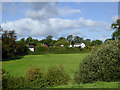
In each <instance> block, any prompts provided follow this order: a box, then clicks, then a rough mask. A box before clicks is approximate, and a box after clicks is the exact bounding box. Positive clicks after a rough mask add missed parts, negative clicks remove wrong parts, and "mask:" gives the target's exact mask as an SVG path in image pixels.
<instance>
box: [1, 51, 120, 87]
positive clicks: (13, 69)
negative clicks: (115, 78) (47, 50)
mask: <svg viewBox="0 0 120 90" xmlns="http://www.w3.org/2000/svg"><path fill="white" fill-rule="evenodd" d="M86 56H87V54H85V53H81V54H45V55H27V56H24V57H23V58H21V59H16V60H10V61H4V62H2V67H3V68H4V69H5V70H6V71H8V72H9V73H10V74H11V75H14V76H17V77H19V76H25V74H26V72H27V70H28V69H29V68H30V66H31V65H32V66H38V67H40V68H41V70H42V72H47V69H48V68H49V67H50V66H55V65H56V66H57V65H61V64H62V65H63V66H64V68H65V70H66V72H67V73H68V74H69V75H70V77H71V82H70V83H69V84H68V85H65V86H58V87H54V88H118V82H95V83H92V84H74V85H73V84H72V83H73V77H74V73H75V71H76V70H77V69H78V67H79V63H80V62H82V61H83V58H85V57H86ZM0 64H1V62H0Z"/></svg>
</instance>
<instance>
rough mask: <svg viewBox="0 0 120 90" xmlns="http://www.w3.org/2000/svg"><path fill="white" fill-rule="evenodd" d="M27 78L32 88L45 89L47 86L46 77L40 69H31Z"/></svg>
mask: <svg viewBox="0 0 120 90" xmlns="http://www.w3.org/2000/svg"><path fill="white" fill-rule="evenodd" d="M26 77H27V81H28V83H29V85H30V87H31V88H43V87H46V86H47V80H46V78H45V77H46V75H45V74H44V73H42V72H41V70H40V68H39V67H31V68H30V69H29V70H28V72H27V75H26Z"/></svg>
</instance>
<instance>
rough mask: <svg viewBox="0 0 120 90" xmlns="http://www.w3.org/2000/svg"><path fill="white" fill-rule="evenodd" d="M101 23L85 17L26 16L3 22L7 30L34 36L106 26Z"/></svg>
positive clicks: (19, 34) (54, 34) (20, 34)
mask: <svg viewBox="0 0 120 90" xmlns="http://www.w3.org/2000/svg"><path fill="white" fill-rule="evenodd" d="M99 23H101V22H97V21H92V20H85V19H83V18H79V19H75V20H69V19H60V18H49V19H47V20H42V21H38V20H33V19H30V18H24V19H20V20H17V21H11V22H7V23H3V24H2V27H3V28H4V29H7V30H9V29H10V30H15V31H16V33H17V34H18V36H26V35H27V36H34V37H44V36H47V35H53V36H54V37H55V36H56V35H58V34H59V33H60V32H62V31H66V30H74V31H76V29H81V28H91V27H105V26H104V24H103V25H102V24H101V25H99ZM104 23H105V22H104ZM106 24H107V23H106ZM76 32H77V31H76ZM79 32H80V31H79Z"/></svg>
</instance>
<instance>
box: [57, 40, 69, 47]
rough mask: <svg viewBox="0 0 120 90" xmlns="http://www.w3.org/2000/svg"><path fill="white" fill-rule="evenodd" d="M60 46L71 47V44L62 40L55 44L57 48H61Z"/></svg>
mask: <svg viewBox="0 0 120 90" xmlns="http://www.w3.org/2000/svg"><path fill="white" fill-rule="evenodd" d="M60 45H64V46H69V45H70V44H69V42H67V41H66V40H64V39H62V40H59V41H57V42H56V43H55V46H60Z"/></svg>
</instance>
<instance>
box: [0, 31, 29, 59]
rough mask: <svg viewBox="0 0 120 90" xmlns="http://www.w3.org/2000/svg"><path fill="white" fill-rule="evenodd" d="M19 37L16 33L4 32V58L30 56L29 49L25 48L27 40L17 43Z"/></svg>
mask: <svg viewBox="0 0 120 90" xmlns="http://www.w3.org/2000/svg"><path fill="white" fill-rule="evenodd" d="M16 39H17V36H16V34H15V32H14V31H4V32H3V34H2V56H3V57H2V58H3V60H4V59H10V58H15V57H18V56H21V55H26V54H28V51H29V49H28V48H27V47H26V46H25V45H26V44H25V40H24V39H21V40H20V41H18V42H16Z"/></svg>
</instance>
